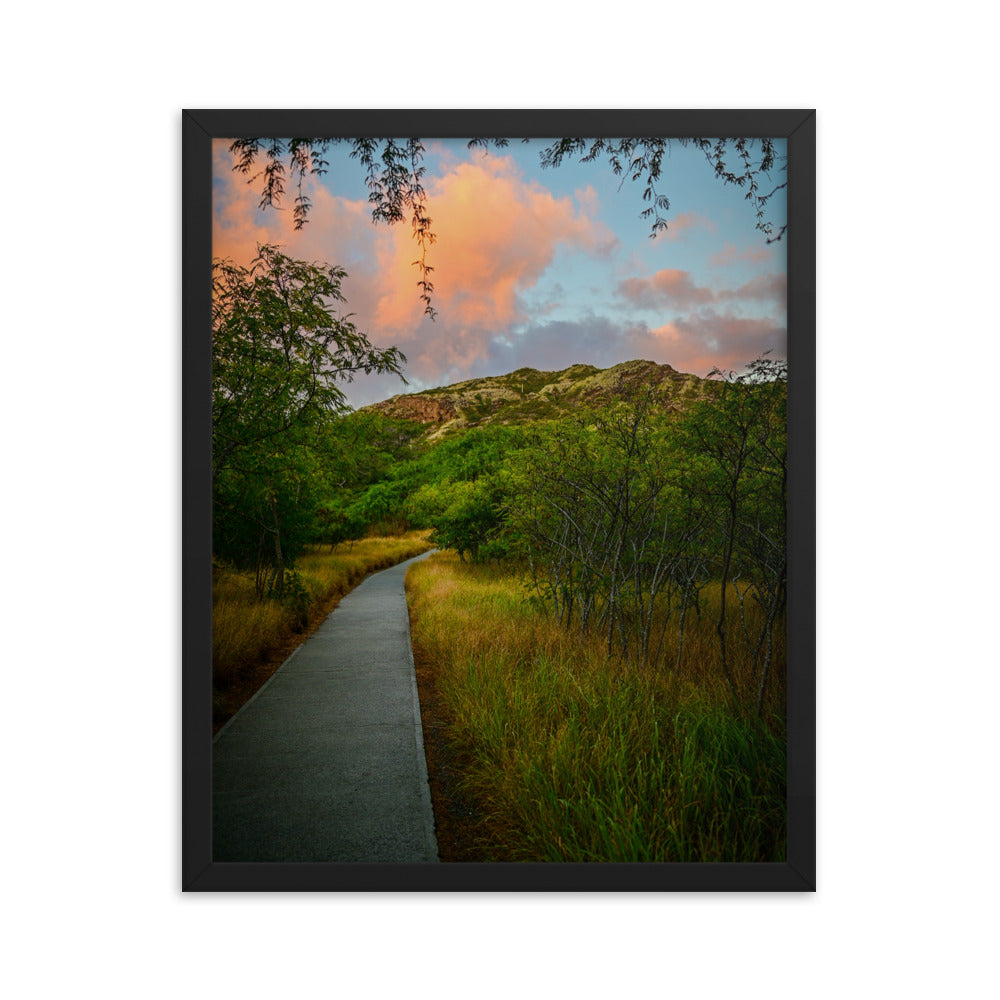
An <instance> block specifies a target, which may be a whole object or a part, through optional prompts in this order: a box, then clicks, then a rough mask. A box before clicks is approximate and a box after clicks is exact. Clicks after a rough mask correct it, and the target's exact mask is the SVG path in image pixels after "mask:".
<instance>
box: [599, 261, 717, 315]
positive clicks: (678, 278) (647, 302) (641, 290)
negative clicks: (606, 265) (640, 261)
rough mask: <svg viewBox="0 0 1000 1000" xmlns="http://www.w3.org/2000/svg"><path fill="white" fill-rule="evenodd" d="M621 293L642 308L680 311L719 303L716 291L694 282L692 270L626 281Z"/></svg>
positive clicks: (620, 287)
mask: <svg viewBox="0 0 1000 1000" xmlns="http://www.w3.org/2000/svg"><path fill="white" fill-rule="evenodd" d="M617 293H618V294H619V295H621V296H623V297H624V298H626V299H628V300H629V301H630V302H631V303H632V304H633V305H635V306H638V307H640V308H651V307H654V306H658V305H668V306H674V307H677V308H681V309H683V308H688V307H690V306H697V305H704V304H706V303H708V302H713V301H714V300H715V292H713V291H712V290H711V289H710V288H702V287H699V286H698V285H696V284H695V283H694V282H693V281H692V280H691V272H690V271H680V270H677V269H676V268H665V269H664V270H662V271H657V272H656V274H654V275H653V276H652V277H651V278H626V279H625V280H624V281H621V282H619V284H618V288H617Z"/></svg>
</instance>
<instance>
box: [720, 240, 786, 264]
mask: <svg viewBox="0 0 1000 1000" xmlns="http://www.w3.org/2000/svg"><path fill="white" fill-rule="evenodd" d="M773 256H774V252H773V250H771V248H770V247H746V248H745V249H744V250H737V249H736V247H735V246H734V245H733V244H732V243H727V244H726V245H725V246H724V247H723V248H722V249H721V250H720V251H719V252H718V253H715V254H713V255H712V256H711V257H709V259H708V262H709V264H711V265H712V266H713V267H724V266H725V265H726V264H732V263H734V262H736V261H748V262H749V263H751V264H762V263H764V262H765V261H770V260H771V259H772V258H773Z"/></svg>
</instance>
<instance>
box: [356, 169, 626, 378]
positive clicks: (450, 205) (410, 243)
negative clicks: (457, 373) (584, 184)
mask: <svg viewBox="0 0 1000 1000" xmlns="http://www.w3.org/2000/svg"><path fill="white" fill-rule="evenodd" d="M427 193H428V211H429V214H430V216H431V219H432V224H431V228H432V229H433V231H434V233H435V235H436V237H437V240H436V242H435V243H434V244H433V246H432V247H430V249H429V251H428V263H430V264H431V265H432V266H433V267H434V273H433V274H432V275H431V280H432V281H433V282H434V286H435V288H434V296H433V298H434V303H433V304H434V308H435V309H436V310H437V313H438V319H437V322H435V323H430V322H429V321H427V320H425V319H424V317H423V314H422V313H423V310H422V304H421V302H420V301H419V299H418V295H417V289H416V281H417V279H418V276H419V274H418V269H417V268H416V267H414V266H413V261H414V259H415V258H416V257H417V256H418V255H419V249H418V247H417V244H416V243H415V241H414V240H413V238H412V235H411V233H410V231H409V227H404V226H399V227H396V228H395V229H393V230H392V231H390V232H389V233H387V234H385V238H382V239H380V240H379V243H378V249H377V258H378V266H379V284H380V292H379V295H378V300H377V303H376V305H375V310H374V313H373V316H372V321H373V327H374V328H375V329H377V330H378V331H380V336H383V337H384V338H385V339H388V340H390V341H391V342H393V343H396V344H398V345H399V346H400V347H401V348H402V349H403V350H404V351H405V352H406V353H407V355H408V356H409V357H410V360H411V363H412V366H413V370H414V371H415V372H420V371H423V370H428V371H429V370H430V369H431V368H432V367H433V366H439V365H440V364H441V363H442V361H443V362H444V363H445V364H446V365H450V366H454V367H455V368H456V369H459V370H465V369H468V368H470V367H471V366H472V365H474V364H475V363H476V362H478V361H481V360H483V359H484V358H486V357H487V356H488V353H489V345H490V341H491V338H492V337H493V335H494V334H496V333H497V332H500V331H504V330H506V329H508V328H509V327H510V325H511V324H513V323H517V322H520V321H522V320H524V319H526V318H527V317H526V315H525V312H524V309H523V307H522V305H521V302H520V294H521V293H522V292H524V291H526V290H528V289H530V288H532V287H533V286H534V285H535V284H536V283H537V282H538V280H539V278H540V277H541V275H542V274H543V273H544V271H545V270H546V268H547V267H548V266H549V264H550V263H551V262H552V260H553V257H554V256H555V252H556V249H557V247H558V246H559V245H566V246H569V247H573V248H577V249H581V250H584V251H586V252H588V253H595V254H602V253H607V252H608V251H609V250H610V249H611V247H612V246H613V245H614V243H615V237H614V236H613V234H612V233H611V232H610V230H608V229H607V228H606V227H605V226H604V225H603V224H602V223H600V222H599V221H597V220H596V219H595V218H594V214H595V213H596V209H597V205H596V197H595V196H594V194H593V192H592V191H589V190H588V189H583V190H582V191H581V192H580V193H579V194H580V197H579V199H578V201H576V202H574V200H573V199H571V198H556V197H555V196H554V195H553V194H552V193H551V192H550V191H548V190H547V189H545V188H544V187H542V186H541V185H539V184H537V183H536V182H533V181H528V180H526V179H525V178H524V177H523V175H522V174H521V173H520V171H519V170H518V168H517V167H516V165H515V163H514V161H513V160H512V159H511V158H509V157H498V156H495V155H493V156H486V155H485V154H477V155H474V156H473V157H472V159H471V160H470V161H469V162H463V163H458V164H454V165H452V166H451V167H450V169H449V170H448V172H447V173H446V174H445V175H444V176H443V177H440V178H437V179H434V180H432V181H431V182H430V183H429V184H428V186H427Z"/></svg>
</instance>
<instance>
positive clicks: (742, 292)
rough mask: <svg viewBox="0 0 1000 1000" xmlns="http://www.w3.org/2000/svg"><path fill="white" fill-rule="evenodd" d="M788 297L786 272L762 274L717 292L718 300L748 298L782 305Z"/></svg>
mask: <svg viewBox="0 0 1000 1000" xmlns="http://www.w3.org/2000/svg"><path fill="white" fill-rule="evenodd" d="M787 298H788V276H787V275H786V274H762V275H759V276H758V277H756V278H751V279H750V281H748V282H746V284H743V285H740V287H739V288H735V289H726V290H724V291H721V292H719V299H720V300H729V299H750V300H753V301H773V302H777V303H779V304H780V305H784V304H785V302H786V300H787Z"/></svg>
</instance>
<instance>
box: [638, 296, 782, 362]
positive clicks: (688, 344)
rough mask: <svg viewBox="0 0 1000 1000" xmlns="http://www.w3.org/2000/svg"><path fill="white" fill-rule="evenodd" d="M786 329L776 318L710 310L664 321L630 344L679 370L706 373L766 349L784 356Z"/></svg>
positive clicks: (755, 355) (775, 355)
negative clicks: (719, 312)
mask: <svg viewBox="0 0 1000 1000" xmlns="http://www.w3.org/2000/svg"><path fill="white" fill-rule="evenodd" d="M787 339H788V338H787V331H786V329H785V327H784V325H783V324H782V323H779V322H777V321H776V320H773V319H769V318H764V319H747V318H745V317H742V316H733V315H731V314H723V315H719V314H718V313H715V312H713V311H711V310H709V311H706V312H704V313H701V314H699V315H697V316H691V317H687V318H684V319H679V320H676V321H674V322H672V323H666V324H664V325H663V326H660V327H656V328H655V329H652V330H649V331H648V334H646V335H644V336H642V337H638V338H635V343H634V347H635V348H641V347H645V348H646V350H647V351H648V352H649V353H650V354H651V355H659V356H660V357H659V358H656V357H654V358H653V360H659V359H660V358H662V359H663V361H666V362H668V363H669V364H671V365H673V366H674V367H675V368H677V369H678V370H680V371H686V372H693V373H694V374H696V375H702V376H704V375H707V374H708V372H709V371H710V370H711V369H712V368H716V367H718V368H722V369H724V370H725V369H739V368H742V367H743V365H745V364H746V363H747V362H748V361H752V360H753V359H754V358H756V357H759V356H760V355H761V354H763V353H764V352H765V351H770V352H771V353H772V356H774V357H784V356H785V352H786V344H787Z"/></svg>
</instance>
